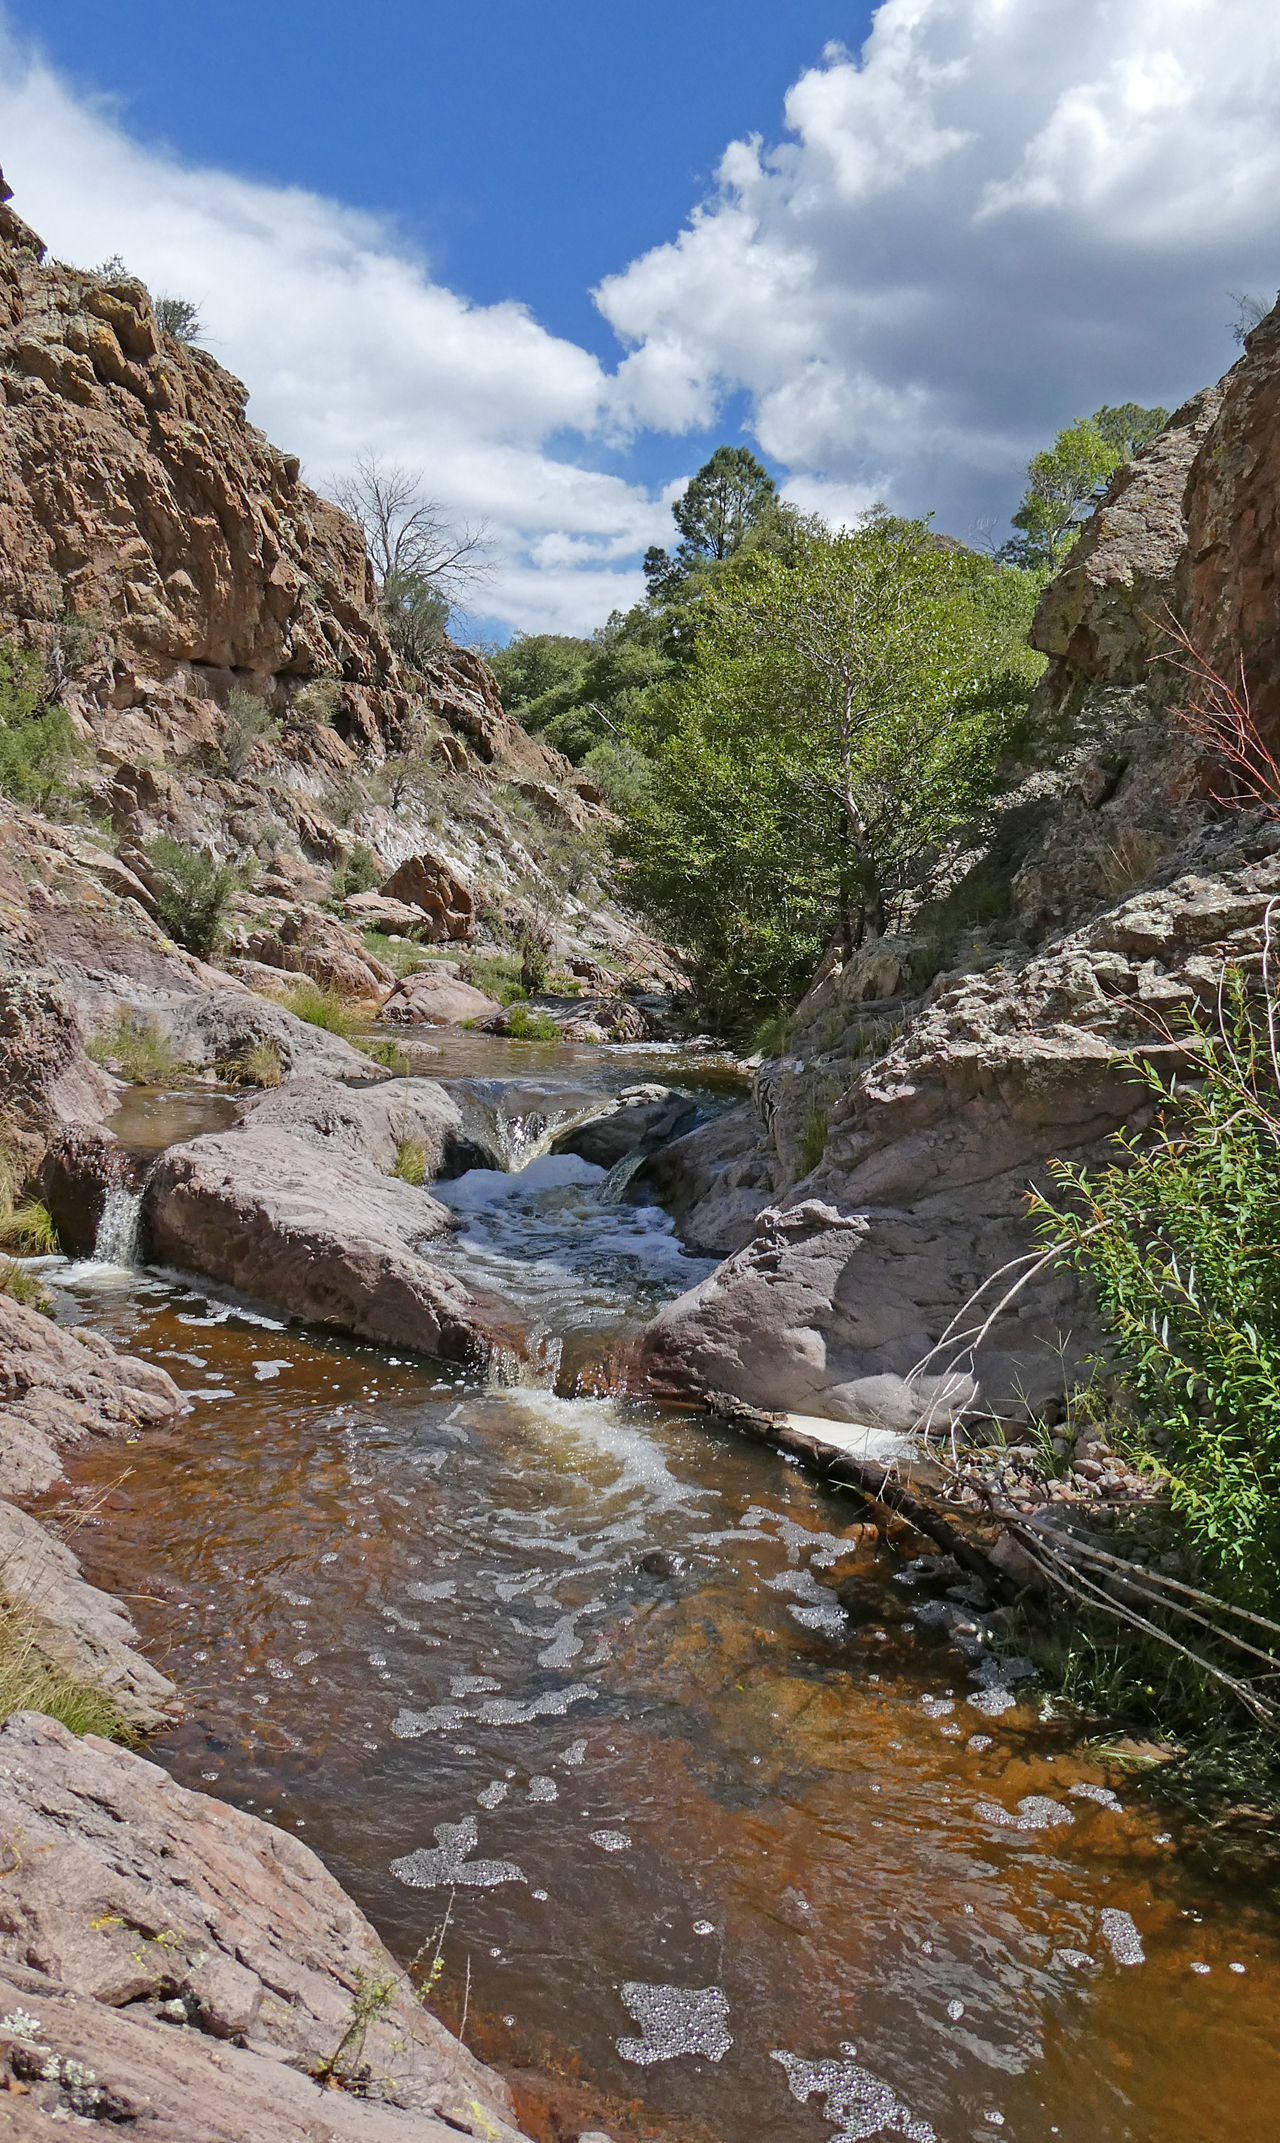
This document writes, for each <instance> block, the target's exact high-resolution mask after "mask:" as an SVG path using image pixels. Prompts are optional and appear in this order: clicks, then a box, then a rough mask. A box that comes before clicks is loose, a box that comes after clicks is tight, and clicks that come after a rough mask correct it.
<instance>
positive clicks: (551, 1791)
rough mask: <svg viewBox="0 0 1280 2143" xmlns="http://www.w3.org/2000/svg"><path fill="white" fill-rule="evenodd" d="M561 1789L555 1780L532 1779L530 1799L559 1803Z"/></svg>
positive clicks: (530, 1782)
mask: <svg viewBox="0 0 1280 2143" xmlns="http://www.w3.org/2000/svg"><path fill="white" fill-rule="evenodd" d="M559 1798H560V1788H559V1787H558V1786H557V1784H556V1782H555V1780H554V1779H553V1778H531V1779H530V1781H529V1799H530V1800H531V1801H558V1800H559Z"/></svg>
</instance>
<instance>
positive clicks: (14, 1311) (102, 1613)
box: [0, 1294, 182, 1727]
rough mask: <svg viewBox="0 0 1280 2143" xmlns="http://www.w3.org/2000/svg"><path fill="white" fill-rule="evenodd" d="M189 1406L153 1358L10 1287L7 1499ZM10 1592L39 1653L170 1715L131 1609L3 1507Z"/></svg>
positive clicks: (143, 1710) (4, 1374)
mask: <svg viewBox="0 0 1280 2143" xmlns="http://www.w3.org/2000/svg"><path fill="white" fill-rule="evenodd" d="M181 1404H182V1394H181V1393H180V1392H179V1390H178V1387H177V1385H176V1384H175V1383H174V1382H173V1379H172V1378H171V1377H169V1376H167V1375H166V1374H165V1372H164V1370H163V1369H160V1368H158V1367H157V1366H156V1365H155V1364H154V1363H152V1362H144V1361H138V1360H135V1359H133V1358H132V1357H130V1356H128V1355H122V1354H117V1353H116V1352H115V1350H114V1348H112V1347H110V1346H109V1345H108V1344H107V1342H106V1341H105V1340H104V1339H102V1338H101V1337H99V1335H98V1334H97V1333H94V1332H79V1333H71V1332H63V1331H60V1330H59V1329H58V1327H57V1326H56V1325H54V1324H53V1323H51V1322H50V1320H49V1319H48V1318H47V1317H41V1316H38V1315H37V1314H36V1312H35V1311H34V1310H30V1309H26V1308H24V1307H23V1306H22V1305H21V1304H20V1303H17V1302H14V1301H12V1300H11V1299H10V1298H9V1297H8V1296H6V1295H2V1294H0V1494H3V1495H4V1496H5V1497H6V1498H7V1497H27V1496H36V1495H40V1494H42V1493H43V1492H44V1491H45V1490H46V1489H47V1488H49V1487H51V1486H52V1484H53V1483H54V1482H55V1481H58V1480H60V1479H61V1478H62V1454H63V1452H64V1451H74V1450H76V1449H78V1448H79V1447H80V1446H81V1445H83V1444H85V1443H87V1442H88V1440H89V1438H90V1437H93V1436H114V1437H119V1438H121V1439H122V1440H124V1439H126V1438H129V1439H134V1438H136V1437H137V1435H138V1434H139V1433H140V1432H141V1431H142V1430H144V1429H146V1428H149V1427H152V1426H153V1425H154V1424H156V1423H157V1422H160V1421H165V1420H168V1419H169V1418H170V1417H171V1416H172V1415H173V1414H175V1413H176V1412H177V1411H178V1409H179V1407H180V1406H181ZM0 1595H3V1601H4V1606H5V1611H6V1613H8V1614H10V1615H15V1614H16V1615H17V1616H19V1617H20V1618H21V1621H22V1625H23V1628H24V1630H25V1632H26V1635H27V1640H28V1642H29V1644H30V1646H31V1648H32V1649H33V1651H34V1652H35V1653H36V1655H37V1656H39V1657H41V1658H43V1659H45V1660H46V1661H48V1662H49V1663H50V1664H51V1665H53V1666H55V1667H57V1668H58V1669H60V1670H62V1671H65V1672H69V1673H71V1674H72V1675H74V1676H75V1677H76V1678H77V1679H79V1680H81V1681H85V1682H91V1683H95V1684H97V1685H98V1686H100V1687H102V1688H104V1689H106V1691H107V1692H108V1694H109V1695H110V1696H111V1698H112V1699H113V1701H114V1702H115V1704H116V1706H117V1708H118V1709H119V1710H120V1712H121V1713H122V1714H123V1716H124V1717H125V1718H127V1719H129V1720H130V1721H132V1723H133V1724H135V1725H137V1726H141V1727H147V1726H155V1725H157V1724H158V1723H159V1722H160V1719H161V1716H162V1712H163V1709H164V1707H166V1706H167V1705H168V1704H169V1703H170V1702H171V1700H172V1699H173V1697H174V1689H173V1685H172V1683H170V1682H168V1681H166V1680H165V1678H164V1676H163V1675H162V1674H159V1673H157V1671H156V1669H155V1668H154V1667H153V1666H152V1665H151V1663H150V1661H149V1660H147V1659H144V1658H143V1657H142V1655H141V1654H140V1653H139V1652H138V1651H137V1650H136V1643H137V1637H136V1632H135V1631H134V1628H133V1624H132V1623H131V1622H130V1620H129V1617H128V1615H127V1614H126V1613H125V1611H124V1609H123V1608H122V1607H121V1606H120V1605H119V1603H118V1602H117V1601H115V1600H112V1599H109V1598H108V1596H107V1595H106V1594H105V1593H102V1592H98V1591H97V1590H96V1589H95V1587H93V1586H92V1585H87V1584H86V1583H85V1582H84V1580H83V1578H82V1577H81V1576H80V1572H79V1569H78V1567H77V1565H76V1561H75V1557H74V1556H73V1555H72V1553H71V1550H70V1549H69V1548H68V1547H66V1546H65V1545H64V1544H63V1542H62V1541H60V1540H59V1539H57V1538H56V1536H55V1535H54V1534H53V1533H51V1532H49V1531H48V1530H47V1529H46V1527H44V1526H43V1525H41V1524H40V1523H39V1522H38V1521H37V1520H36V1519H35V1518H33V1517H31V1516H29V1515H28V1514H27V1513H26V1512H25V1511H22V1510H19V1509H17V1508H15V1506H14V1504H13V1503H11V1502H8V1501H4V1502H0Z"/></svg>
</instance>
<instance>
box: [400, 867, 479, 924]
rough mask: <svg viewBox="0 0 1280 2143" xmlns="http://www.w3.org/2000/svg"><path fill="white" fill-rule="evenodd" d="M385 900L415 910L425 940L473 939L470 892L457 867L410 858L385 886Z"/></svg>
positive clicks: (472, 914) (472, 901) (472, 904)
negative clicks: (399, 903)
mask: <svg viewBox="0 0 1280 2143" xmlns="http://www.w3.org/2000/svg"><path fill="white" fill-rule="evenodd" d="M382 898H383V899H384V900H395V901H400V902H402V903H403V905H404V906H405V907H407V908H413V909H416V910H417V912H418V915H419V918H420V923H419V928H420V931H421V934H422V936H424V937H427V938H434V939H435V940H437V942H439V941H441V940H443V939H446V938H467V937H470V935H471V928H472V924H473V922H474V920H475V902H474V900H473V899H472V897H471V888H470V886H468V885H465V884H464V883H463V881H462V879H461V878H460V876H459V875H458V871H457V868H456V866H454V865H452V864H450V863H449V862H447V861H446V860H445V859H443V858H442V857H439V856H431V855H417V856H407V857H406V858H405V860H404V862H403V863H402V864H401V865H400V866H399V868H398V869H397V870H394V871H393V872H392V873H391V876H390V877H389V878H388V880H387V882H386V884H385V885H384V886H383V888H382Z"/></svg>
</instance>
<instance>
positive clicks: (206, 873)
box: [146, 834, 244, 960]
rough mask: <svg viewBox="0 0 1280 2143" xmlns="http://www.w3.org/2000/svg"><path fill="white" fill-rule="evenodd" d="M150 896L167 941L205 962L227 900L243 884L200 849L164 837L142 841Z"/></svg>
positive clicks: (219, 932) (227, 867) (230, 868)
mask: <svg viewBox="0 0 1280 2143" xmlns="http://www.w3.org/2000/svg"><path fill="white" fill-rule="evenodd" d="M146 856H147V861H148V863H149V864H150V866H151V872H150V882H151V892H152V896H153V898H154V900H155V904H156V910H157V912H158V914H159V917H160V920H161V922H162V923H163V924H164V927H165V929H166V930H167V931H168V932H169V935H170V937H172V938H173V939H175V940H176V942H177V943H178V944H179V945H185V947H186V949H187V951H188V952H193V953H195V954H196V955H197V957H198V958H199V959H201V960H207V959H208V957H209V955H210V953H211V952H214V951H215V950H216V948H217V946H218V943H219V941H220V939H221V937H222V928H223V922H224V919H225V917H226V912H227V909H228V907H229V906H230V903H231V900H232V898H233V896H234V895H235V894H236V893H238V892H239V891H240V889H241V887H242V885H243V884H244V880H243V878H242V877H241V875H240V872H239V871H238V870H236V869H235V868H234V866H233V865H232V864H230V863H219V862H218V861H217V859H216V858H215V857H213V856H210V855H207V854H206V853H205V852H204V851H203V850H202V849H198V848H186V847H184V846H183V844H182V842H181V841H173V840H170V838H169V836H168V834H157V835H156V837H155V839H154V840H152V841H148V843H147V847H146Z"/></svg>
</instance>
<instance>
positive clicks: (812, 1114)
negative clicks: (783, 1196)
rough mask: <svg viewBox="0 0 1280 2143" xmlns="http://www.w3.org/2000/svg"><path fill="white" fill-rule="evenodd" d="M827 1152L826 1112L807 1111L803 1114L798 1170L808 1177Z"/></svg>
mask: <svg viewBox="0 0 1280 2143" xmlns="http://www.w3.org/2000/svg"><path fill="white" fill-rule="evenodd" d="M826 1150H827V1112H826V1110H825V1109H809V1110H807V1111H806V1112H805V1119H804V1126H803V1129H802V1130H801V1133H800V1170H801V1173H802V1175H806V1176H807V1175H808V1174H809V1172H810V1170H811V1169H814V1168H816V1167H817V1165H818V1163H819V1161H820V1160H821V1159H822V1156H823V1154H824V1153H825V1152H826Z"/></svg>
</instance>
